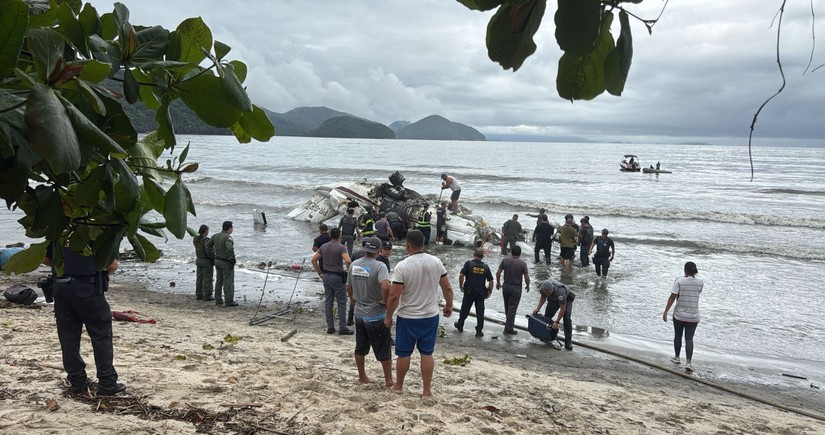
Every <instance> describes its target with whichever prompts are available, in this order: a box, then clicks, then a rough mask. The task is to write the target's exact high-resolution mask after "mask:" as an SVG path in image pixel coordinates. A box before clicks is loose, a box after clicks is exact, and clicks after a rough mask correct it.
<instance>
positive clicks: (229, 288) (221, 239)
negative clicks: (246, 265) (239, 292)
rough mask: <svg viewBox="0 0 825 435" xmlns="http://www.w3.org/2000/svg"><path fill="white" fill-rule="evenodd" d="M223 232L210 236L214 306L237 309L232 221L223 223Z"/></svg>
mask: <svg viewBox="0 0 825 435" xmlns="http://www.w3.org/2000/svg"><path fill="white" fill-rule="evenodd" d="M222 228H223V231H221V232H220V233H218V234H215V235H214V236H212V244H213V245H214V246H215V269H216V270H217V271H218V273H217V277H216V278H215V305H223V306H224V307H237V306H238V303H237V302H235V262H236V261H235V241H233V240H232V235H231V234H232V221H225V222H224V223H223V226H222Z"/></svg>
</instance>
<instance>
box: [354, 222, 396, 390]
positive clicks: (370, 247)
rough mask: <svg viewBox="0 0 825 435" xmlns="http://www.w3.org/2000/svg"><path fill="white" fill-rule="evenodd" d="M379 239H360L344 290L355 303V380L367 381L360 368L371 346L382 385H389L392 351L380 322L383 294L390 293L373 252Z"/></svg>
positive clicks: (383, 269) (386, 330)
mask: <svg viewBox="0 0 825 435" xmlns="http://www.w3.org/2000/svg"><path fill="white" fill-rule="evenodd" d="M380 249H381V240H380V239H378V238H377V237H368V238H367V239H365V240H364V247H363V251H364V257H363V258H360V259H358V260H356V261H355V262H353V263H352V265H351V266H350V269H349V274H348V276H347V294H348V295H349V297H350V301H351V302H352V303H353V304H354V305H355V367H356V368H357V369H358V382H360V383H362V384H367V383H370V382H371V381H370V379H369V377H368V376H367V372H366V370H365V368H364V360H365V356H366V355H367V354H368V353H369V351H370V347H372V351H373V353H375V359H376V360H377V361H379V362H380V363H381V368H382V369H383V371H384V385H385V386H387V387H392V386H393V384H394V382H393V379H392V354H391V349H390V348H391V347H392V345H391V342H390V330H389V328H387V327H386V326H385V325H384V318H385V317H386V314H387V306H386V304H387V297H388V296H389V293H390V281H389V280H390V274H389V270H388V269H387V266H386V265H385V264H384V263H382V262H381V261H378V259H377V258H376V256H377V255H378V251H379V250H380Z"/></svg>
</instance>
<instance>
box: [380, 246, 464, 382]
mask: <svg viewBox="0 0 825 435" xmlns="http://www.w3.org/2000/svg"><path fill="white" fill-rule="evenodd" d="M405 248H406V250H407V254H409V256H408V257H407V258H405V259H404V260H402V261H401V262H400V263H398V264H397V265H396V266H395V270H394V271H393V275H392V288H391V289H390V295H389V298H388V300H387V317H386V318H385V319H384V325H386V327H387V328H388V329H389V328H390V326H392V315H393V313H395V310H396V308H398V324H397V325H396V328H395V329H396V337H395V354H396V355H397V356H398V361H397V362H396V366H395V369H396V377H395V378H396V383H395V385H394V386H393V387H392V389H393V391H395V392H396V393H401V392H402V391H403V389H404V378H405V377H406V376H407V371H408V370H409V369H410V355H412V352H413V349H414V348H415V347H416V346H417V347H418V353H419V354H420V355H421V378H422V381H423V384H424V388H423V392H422V394H421V395H422V397H431V396H432V395H433V394H432V390H431V389H430V384H431V383H432V379H433V369H434V367H435V362H434V360H433V351H434V350H435V337H436V334H437V332H438V288H439V287H441V294H442V296H444V303H445V305H444V311H443V312H444V317H450V315H451V314H452V313H453V289H452V287H450V280H449V279H448V278H447V269H445V268H444V264H442V263H441V260H439V259H438V258H437V257H434V256H432V255H430V254H427V253H425V252H424V234H422V233H421V231H417V230H413V231H410V232H408V233H407V240H406V244H405Z"/></svg>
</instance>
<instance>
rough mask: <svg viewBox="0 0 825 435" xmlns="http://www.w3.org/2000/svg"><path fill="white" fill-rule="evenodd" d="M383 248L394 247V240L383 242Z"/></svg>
mask: <svg viewBox="0 0 825 435" xmlns="http://www.w3.org/2000/svg"><path fill="white" fill-rule="evenodd" d="M381 248H392V242H390V241H389V240H385V241H383V242H381Z"/></svg>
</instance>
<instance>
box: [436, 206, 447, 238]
mask: <svg viewBox="0 0 825 435" xmlns="http://www.w3.org/2000/svg"><path fill="white" fill-rule="evenodd" d="M448 220H450V218H448V217H447V203H446V202H442V203H441V205H439V206H438V208H437V209H436V210H435V241H436V242H437V243H441V244H443V243H444V240H445V239H446V238H447V221H448Z"/></svg>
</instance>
